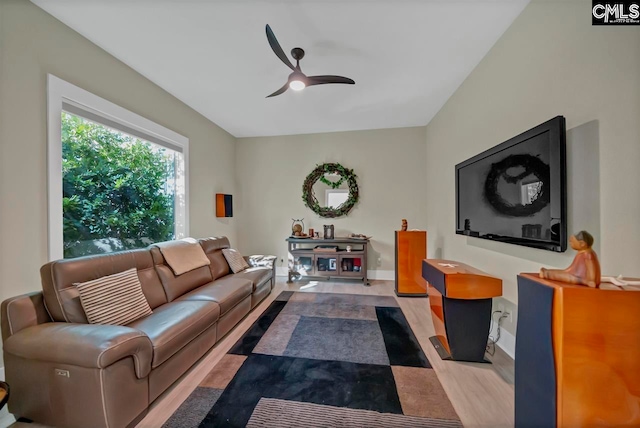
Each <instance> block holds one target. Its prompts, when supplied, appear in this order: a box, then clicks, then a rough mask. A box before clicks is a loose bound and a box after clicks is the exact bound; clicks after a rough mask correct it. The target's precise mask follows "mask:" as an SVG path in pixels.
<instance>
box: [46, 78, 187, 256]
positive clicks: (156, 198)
mask: <svg viewBox="0 0 640 428" xmlns="http://www.w3.org/2000/svg"><path fill="white" fill-rule="evenodd" d="M187 150H188V140H187V139H186V138H184V137H182V136H180V135H178V134H175V133H173V132H172V131H170V130H168V129H166V128H163V127H161V126H160V125H157V124H155V123H153V122H150V121H148V120H147V119H144V118H142V117H140V116H138V115H136V114H134V113H131V112H129V111H127V110H125V109H122V108H120V107H118V106H116V105H114V104H112V103H110V102H108V101H106V100H104V99H102V98H99V97H97V96H95V95H93V94H90V93H88V92H86V91H84V90H82V89H80V88H78V87H76V86H73V85H71V84H69V83H67V82H64V81H62V80H60V79H58V78H56V77H54V76H49V209H50V212H49V223H50V227H49V235H50V245H49V253H50V254H49V256H50V259H58V258H62V257H64V258H72V257H78V256H83V255H89V254H100V253H106V252H111V251H118V250H124V249H131V248H141V247H146V246H147V245H149V244H151V243H153V242H158V241H166V240H170V239H176V238H180V237H184V236H186V235H187V233H188V232H187V230H188V229H187V222H186V219H187V218H188V217H187V203H186V196H187V187H186V177H187V176H186V170H185V165H186V164H187V163H186V156H187Z"/></svg>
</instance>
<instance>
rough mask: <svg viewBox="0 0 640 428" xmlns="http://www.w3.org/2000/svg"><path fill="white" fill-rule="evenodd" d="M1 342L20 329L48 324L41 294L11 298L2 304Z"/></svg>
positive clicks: (47, 316) (48, 320) (48, 318)
mask: <svg viewBox="0 0 640 428" xmlns="http://www.w3.org/2000/svg"><path fill="white" fill-rule="evenodd" d="M1 311H2V340H7V339H8V338H9V336H11V335H12V334H16V333H17V332H19V331H20V330H22V329H25V328H27V327H31V326H34V325H38V324H43V323H46V322H50V321H51V318H50V317H49V314H48V313H47V309H46V308H45V306H44V297H43V296H42V292H41V291H40V292H37V293H29V294H23V295H21V296H16V297H11V298H9V299H7V300H5V301H4V302H2V309H1Z"/></svg>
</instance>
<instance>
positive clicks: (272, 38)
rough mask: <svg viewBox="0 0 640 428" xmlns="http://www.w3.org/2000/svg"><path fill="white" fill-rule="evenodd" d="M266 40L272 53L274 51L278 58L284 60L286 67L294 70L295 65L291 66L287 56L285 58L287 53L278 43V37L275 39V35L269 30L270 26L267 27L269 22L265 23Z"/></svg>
mask: <svg viewBox="0 0 640 428" xmlns="http://www.w3.org/2000/svg"><path fill="white" fill-rule="evenodd" d="M267 40H268V41H269V45H270V46H271V49H273V53H275V54H276V56H277V57H278V58H280V60H281V61H282V62H284V63H285V65H286V66H287V67H289V68H290V69H292V70H295V67H294V66H293V64H291V61H289V58H287V55H286V54H285V53H284V51H283V50H282V47H280V43H278V39H276V35H275V34H273V31H272V30H271V27H269V24H267Z"/></svg>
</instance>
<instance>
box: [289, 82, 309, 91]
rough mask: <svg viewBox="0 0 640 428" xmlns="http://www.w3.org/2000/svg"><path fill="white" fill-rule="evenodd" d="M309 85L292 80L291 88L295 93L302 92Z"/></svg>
mask: <svg viewBox="0 0 640 428" xmlns="http://www.w3.org/2000/svg"><path fill="white" fill-rule="evenodd" d="M306 86H307V85H305V84H304V82H303V81H302V80H292V81H291V82H289V87H290V88H291V89H293V90H294V91H301V90H303V89H304V88H305V87H306Z"/></svg>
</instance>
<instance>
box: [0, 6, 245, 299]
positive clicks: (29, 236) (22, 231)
mask: <svg viewBox="0 0 640 428" xmlns="http://www.w3.org/2000/svg"><path fill="white" fill-rule="evenodd" d="M0 43H1V45H0V300H3V299H5V298H7V297H9V296H13V295H17V294H20V293H25V292H28V291H35V290H38V289H40V288H41V287H40V276H39V268H40V266H41V265H42V264H44V263H45V262H46V261H47V168H46V151H47V141H46V126H47V125H46V113H47V108H46V99H47V92H46V77H47V73H52V74H54V75H56V76H58V77H60V78H62V79H64V80H66V81H68V82H71V83H73V84H75V85H77V86H80V87H81V88H83V89H86V90H88V91H90V92H92V93H94V94H96V95H99V96H101V97H103V98H106V99H107V100H109V101H112V102H114V103H116V104H118V105H120V106H122V107H124V108H127V109H129V110H131V111H133V112H135V113H138V114H140V115H142V116H144V117H146V118H148V119H151V120H153V121H155V122H157V123H159V124H161V125H163V126H165V127H167V128H169V129H172V130H173V131H176V132H178V133H180V134H182V135H184V136H186V137H188V138H189V140H190V157H191V162H190V182H191V189H190V198H191V200H190V207H189V208H190V223H191V235H192V236H198V237H201V236H210V235H227V236H229V237H230V238H231V240H232V241H235V240H236V233H235V222H234V220H233V219H230V220H223V221H218V220H217V219H216V217H215V211H214V209H215V201H214V194H215V193H216V192H224V193H234V191H235V176H234V174H233V162H234V159H235V145H234V142H235V139H234V138H233V137H232V136H231V135H229V134H228V133H226V132H225V131H223V130H222V129H220V128H219V127H217V126H216V125H214V124H213V123H212V122H210V121H209V120H207V119H206V118H204V117H203V116H201V115H200V114H198V113H196V112H195V111H194V110H192V109H191V108H189V107H187V106H186V105H185V104H183V103H182V102H180V101H179V100H177V99H176V98H174V97H173V96H171V95H170V94H168V93H167V92H165V91H164V90H162V89H161V88H160V87H158V86H156V85H155V84H153V83H151V82H150V81H149V80H147V79H146V78H145V77H143V76H141V75H140V74H138V73H137V72H135V71H134V70H132V69H131V68H129V67H128V66H126V65H125V64H123V63H121V62H120V61H118V60H117V59H115V58H114V57H113V56H111V55H109V54H108V53H106V52H105V51H103V50H102V49H100V48H99V47H97V46H95V45H94V44H92V43H91V42H89V41H88V40H86V39H84V38H83V37H82V36H80V35H79V34H78V33H76V32H75V31H73V30H71V29H69V28H68V27H67V26H65V25H64V24H62V23H60V22H59V21H57V20H56V19H54V18H53V17H51V16H50V15H48V14H47V13H46V12H44V11H42V10H41V9H39V8H38V7H36V6H35V5H33V4H31V3H30V2H29V1H27V0H2V1H1V2H0ZM205 83H206V82H203V84H205Z"/></svg>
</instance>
